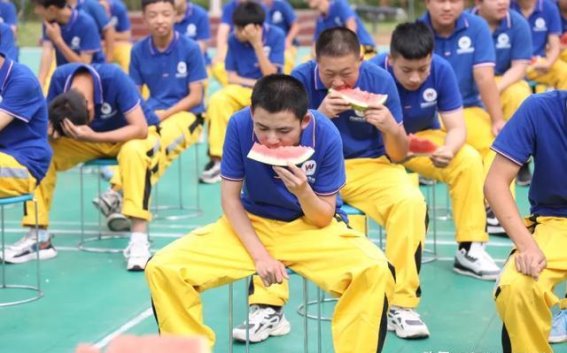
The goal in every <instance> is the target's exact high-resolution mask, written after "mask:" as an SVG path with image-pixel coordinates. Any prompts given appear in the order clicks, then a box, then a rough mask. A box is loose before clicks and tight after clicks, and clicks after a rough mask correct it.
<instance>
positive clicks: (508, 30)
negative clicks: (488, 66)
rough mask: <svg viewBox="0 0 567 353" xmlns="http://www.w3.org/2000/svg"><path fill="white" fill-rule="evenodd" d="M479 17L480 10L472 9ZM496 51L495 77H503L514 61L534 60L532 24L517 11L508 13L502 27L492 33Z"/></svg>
mask: <svg viewBox="0 0 567 353" xmlns="http://www.w3.org/2000/svg"><path fill="white" fill-rule="evenodd" d="M472 13H473V14H476V15H478V9H476V8H474V9H472ZM492 41H493V42H494V49H495V50H496V66H495V67H494V74H495V75H503V74H504V73H505V72H506V71H508V69H510V67H511V66H512V61H517V60H525V61H528V60H530V59H531V58H532V45H531V41H532V32H531V31H530V24H529V23H528V22H527V21H526V19H525V18H524V17H523V16H522V15H520V14H519V13H517V12H516V11H508V13H507V14H506V17H505V18H503V19H502V21H500V25H499V26H498V27H497V28H496V29H495V30H494V32H492Z"/></svg>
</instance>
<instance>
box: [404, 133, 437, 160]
mask: <svg viewBox="0 0 567 353" xmlns="http://www.w3.org/2000/svg"><path fill="white" fill-rule="evenodd" d="M435 150H437V145H436V144H435V143H433V142H431V141H430V140H428V139H425V138H421V137H417V136H415V135H414V134H410V135H409V151H410V152H411V153H413V154H414V155H418V156H429V155H431V154H432V153H433V152H435Z"/></svg>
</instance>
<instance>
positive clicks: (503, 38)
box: [496, 33, 510, 49]
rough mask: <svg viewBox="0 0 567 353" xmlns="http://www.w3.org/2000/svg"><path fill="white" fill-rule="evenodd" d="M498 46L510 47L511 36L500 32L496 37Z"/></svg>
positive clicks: (502, 47) (501, 47) (500, 47)
mask: <svg viewBox="0 0 567 353" xmlns="http://www.w3.org/2000/svg"><path fill="white" fill-rule="evenodd" d="M496 48H497V49H506V48H510V37H509V36H508V34H506V33H500V34H499V35H498V38H496Z"/></svg>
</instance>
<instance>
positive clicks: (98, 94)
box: [63, 64, 103, 104]
mask: <svg viewBox="0 0 567 353" xmlns="http://www.w3.org/2000/svg"><path fill="white" fill-rule="evenodd" d="M83 69H86V70H87V71H88V72H89V74H91V77H92V78H93V84H94V103H95V104H102V103H103V95H102V93H103V92H102V80H101V79H100V75H99V74H98V72H97V71H96V70H95V69H94V67H92V66H90V65H87V64H80V65H77V67H76V68H75V70H73V72H72V73H71V74H70V75H69V76H67V80H66V81H65V86H64V87H63V92H67V91H68V90H70V89H71V83H72V81H73V77H74V76H75V75H76V74H77V72H78V71H79V70H83Z"/></svg>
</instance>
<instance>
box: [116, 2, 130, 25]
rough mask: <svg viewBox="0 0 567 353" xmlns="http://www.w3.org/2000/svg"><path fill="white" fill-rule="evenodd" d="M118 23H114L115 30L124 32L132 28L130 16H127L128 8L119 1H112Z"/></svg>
mask: <svg viewBox="0 0 567 353" xmlns="http://www.w3.org/2000/svg"><path fill="white" fill-rule="evenodd" d="M113 12H114V13H115V15H116V19H117V20H118V23H116V32H126V31H129V30H130V28H132V25H131V24H130V17H128V9H127V8H126V6H125V5H124V4H123V3H122V2H119V1H116V2H114V11H113Z"/></svg>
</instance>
